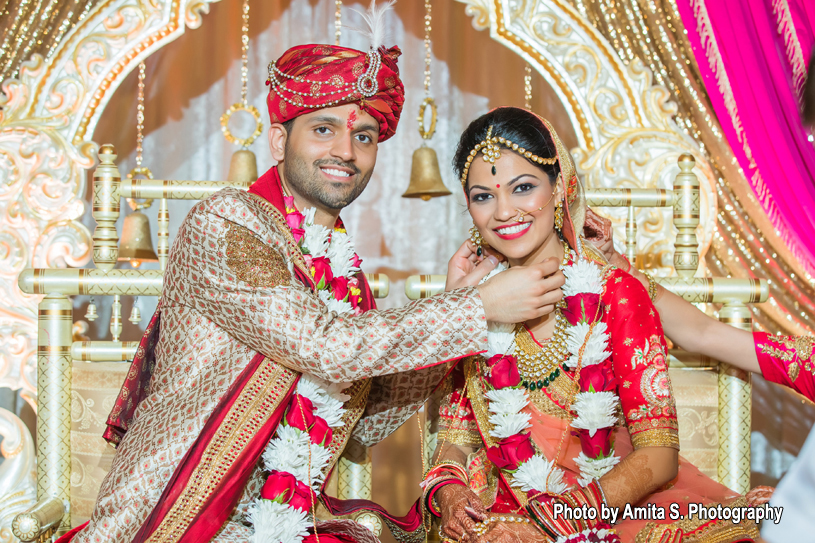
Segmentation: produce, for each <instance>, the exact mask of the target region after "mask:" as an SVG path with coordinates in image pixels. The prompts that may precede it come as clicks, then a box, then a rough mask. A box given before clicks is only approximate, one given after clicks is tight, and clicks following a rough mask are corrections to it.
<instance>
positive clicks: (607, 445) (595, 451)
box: [573, 427, 614, 458]
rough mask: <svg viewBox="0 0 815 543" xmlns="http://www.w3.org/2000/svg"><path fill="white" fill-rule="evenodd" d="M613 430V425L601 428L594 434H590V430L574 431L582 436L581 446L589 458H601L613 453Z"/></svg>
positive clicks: (578, 435)
mask: <svg viewBox="0 0 815 543" xmlns="http://www.w3.org/2000/svg"><path fill="white" fill-rule="evenodd" d="M613 430H614V428H613V427H609V428H600V429H599V430H597V431H596V432H595V433H594V435H593V436H590V435H589V431H588V430H579V431H577V432H573V433H574V434H576V435H577V437H579V438H580V447H581V448H582V449H583V454H585V455H586V456H588V457H589V458H600V457H606V456H608V455H609V454H611V451H612V449H613V448H614V447H612V444H611V432H612V431H613Z"/></svg>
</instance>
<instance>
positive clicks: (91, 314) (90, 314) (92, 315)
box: [85, 298, 99, 322]
mask: <svg viewBox="0 0 815 543" xmlns="http://www.w3.org/2000/svg"><path fill="white" fill-rule="evenodd" d="M85 318H86V319H88V320H89V321H91V322H93V321H95V320H96V319H98V318H99V315H97V314H96V303H95V301H94V299H93V298H91V301H90V303H89V304H88V311H87V313H85Z"/></svg>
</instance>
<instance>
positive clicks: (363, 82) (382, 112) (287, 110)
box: [266, 45, 405, 141]
mask: <svg viewBox="0 0 815 543" xmlns="http://www.w3.org/2000/svg"><path fill="white" fill-rule="evenodd" d="M401 54H402V52H401V51H400V50H399V48H398V47H391V48H390V49H385V48H384V47H380V48H379V49H378V50H376V51H369V52H368V53H363V52H361V51H357V50H355V49H348V48H347V47H338V46H334V45H298V46H296V47H292V48H291V49H289V50H288V51H286V52H285V53H283V56H281V57H280V58H279V59H277V62H274V63H272V64H270V65H269V79H268V81H266V84H267V85H269V87H270V89H269V95H268V96H267V97H266V104H267V105H268V107H269V119H270V120H271V122H273V123H284V122H286V121H289V120H291V119H294V118H295V117H299V116H300V115H303V114H305V113H309V112H311V111H316V110H318V109H321V108H325V107H334V106H339V105H342V104H351V103H356V104H359V107H360V109H362V110H363V111H365V112H366V113H368V114H369V115H371V116H372V117H373V118H375V119H376V120H377V121H378V122H379V141H385V140H386V139H388V138H390V137H391V136H393V134H394V133H395V132H396V125H397V124H398V123H399V115H400V114H401V113H402V105H403V104H404V103H405V86H404V85H403V84H402V81H401V80H400V79H399V68H398V67H397V66H396V59H397V58H399V55H401Z"/></svg>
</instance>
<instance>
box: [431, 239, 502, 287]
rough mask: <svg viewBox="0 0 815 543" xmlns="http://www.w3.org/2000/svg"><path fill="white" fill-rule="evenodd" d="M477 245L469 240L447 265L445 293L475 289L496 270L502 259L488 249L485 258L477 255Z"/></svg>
mask: <svg viewBox="0 0 815 543" xmlns="http://www.w3.org/2000/svg"><path fill="white" fill-rule="evenodd" d="M475 251H476V247H475V244H474V243H473V242H472V241H470V240H467V241H465V242H464V243H463V244H462V245H461V247H459V249H458V251H456V254H454V255H453V257H452V258H451V259H450V262H449V263H448V264H447V283H446V284H445V285H444V290H445V291H450V290H454V289H457V288H463V287H474V286H477V285H478V283H480V282H481V280H482V279H484V278H485V277H486V276H487V274H489V273H490V272H491V271H492V270H494V269H495V266H497V265H498V262H499V261H500V260H502V259H503V257H501V258H500V259H499V258H498V257H497V256H496V255H495V254H494V253H491V252H490V251H489V250H488V249H487V250H486V252H485V253H484V255H483V256H478V255H476V252H475Z"/></svg>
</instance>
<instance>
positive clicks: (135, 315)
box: [127, 302, 141, 324]
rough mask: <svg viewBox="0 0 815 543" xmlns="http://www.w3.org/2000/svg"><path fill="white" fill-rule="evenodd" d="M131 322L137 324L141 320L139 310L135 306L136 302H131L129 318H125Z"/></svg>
mask: <svg viewBox="0 0 815 543" xmlns="http://www.w3.org/2000/svg"><path fill="white" fill-rule="evenodd" d="M127 320H129V321H130V322H132V323H133V324H139V323H140V322H141V311H139V308H138V307H137V306H136V303H135V302H134V303H133V309H131V310H130V318H129V319H127Z"/></svg>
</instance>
